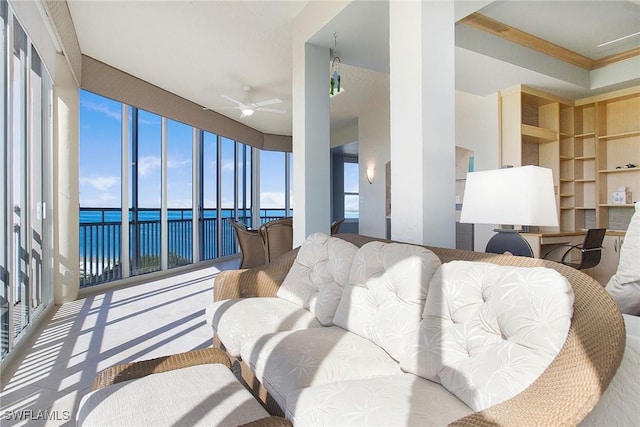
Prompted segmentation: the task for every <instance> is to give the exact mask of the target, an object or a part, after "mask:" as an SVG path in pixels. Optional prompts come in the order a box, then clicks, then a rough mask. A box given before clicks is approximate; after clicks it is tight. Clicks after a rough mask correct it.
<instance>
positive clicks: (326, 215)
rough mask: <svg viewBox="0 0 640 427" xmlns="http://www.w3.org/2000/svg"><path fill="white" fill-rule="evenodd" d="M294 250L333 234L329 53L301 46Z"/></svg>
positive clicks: (297, 54)
mask: <svg viewBox="0 0 640 427" xmlns="http://www.w3.org/2000/svg"><path fill="white" fill-rule="evenodd" d="M293 61H294V70H295V72H294V79H293V87H294V96H293V135H294V137H293V152H294V158H293V174H294V178H293V179H294V182H295V191H294V195H293V197H294V206H293V212H294V215H293V246H294V247H295V246H298V245H300V244H301V243H302V242H303V241H304V239H305V238H306V236H308V235H309V234H311V233H313V232H322V233H326V234H329V233H330V222H331V204H330V201H329V197H330V189H329V184H330V167H329V152H330V131H329V83H328V81H329V49H328V48H324V47H318V46H314V45H311V44H308V43H301V44H300V46H295V47H294V51H293Z"/></svg>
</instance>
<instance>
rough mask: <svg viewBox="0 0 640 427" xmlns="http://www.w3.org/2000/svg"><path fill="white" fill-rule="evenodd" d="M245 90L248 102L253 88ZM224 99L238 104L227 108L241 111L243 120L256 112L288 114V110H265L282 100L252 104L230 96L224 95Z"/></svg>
mask: <svg viewBox="0 0 640 427" xmlns="http://www.w3.org/2000/svg"><path fill="white" fill-rule="evenodd" d="M243 90H244V91H245V92H246V98H247V100H248V99H249V92H250V91H251V87H249V86H245V87H243ZM222 97H223V98H224V99H226V100H228V101H231V102H233V103H235V104H237V105H236V106H235V107H226V108H233V109H236V110H240V112H241V113H242V114H240V118H241V119H244V118H245V117H249V116H251V115H253V113H255V112H256V111H264V112H265V113H276V114H285V113H286V112H287V111H286V110H280V109H277V108H265V107H266V106H268V105H273V104H279V103H281V102H282V100H281V99H279V98H273V99H268V100H266V101H260V102H250V101H246V102H243V101H240V100H238V99H236V98H233V97H231V96H228V95H222ZM204 109H205V110H208V108H204Z"/></svg>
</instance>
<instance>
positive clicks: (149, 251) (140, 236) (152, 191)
mask: <svg viewBox="0 0 640 427" xmlns="http://www.w3.org/2000/svg"><path fill="white" fill-rule="evenodd" d="M132 117H133V120H132V124H131V128H132V129H133V133H132V139H131V141H130V146H129V148H130V157H129V158H130V159H131V172H130V177H131V179H130V181H129V185H130V187H129V196H130V197H131V202H130V205H129V209H130V216H129V221H130V223H129V224H130V226H129V239H130V240H129V241H130V245H129V250H130V252H129V253H130V259H131V275H132V276H136V275H138V274H145V273H150V272H153V271H158V270H160V268H161V266H160V261H161V260H160V256H161V252H160V245H161V239H162V235H161V227H160V208H161V205H162V177H161V164H162V118H161V117H160V116H158V115H156V114H153V113H150V112H148V111H144V110H139V109H137V108H134V109H133V116H132Z"/></svg>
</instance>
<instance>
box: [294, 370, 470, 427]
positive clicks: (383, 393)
mask: <svg viewBox="0 0 640 427" xmlns="http://www.w3.org/2000/svg"><path fill="white" fill-rule="evenodd" d="M472 412H473V411H472V410H471V408H469V407H468V406H467V405H465V404H464V403H462V402H461V401H460V400H459V399H458V398H457V397H455V396H454V395H453V394H451V393H449V392H448V391H447V390H446V389H445V388H444V387H442V386H441V385H440V384H437V383H434V382H431V381H427V380H425V379H423V378H420V377H418V376H416V375H411V374H398V375H389V376H384V377H375V378H367V379H361V380H350V381H337V382H334V383H331V384H325V385H320V386H313V387H308V388H304V389H300V390H297V391H296V392H295V393H292V394H291V395H290V396H289V398H288V399H287V411H286V414H285V415H286V417H287V419H289V420H291V421H292V422H293V425H295V426H297V427H299V426H427V425H431V426H444V425H447V424H449V423H450V422H452V421H454V420H457V419H459V418H462V417H464V416H466V415H469V414H470V413H472Z"/></svg>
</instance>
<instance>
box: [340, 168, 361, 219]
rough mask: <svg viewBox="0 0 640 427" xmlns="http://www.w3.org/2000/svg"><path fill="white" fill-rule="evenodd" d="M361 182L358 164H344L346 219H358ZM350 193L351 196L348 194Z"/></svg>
mask: <svg viewBox="0 0 640 427" xmlns="http://www.w3.org/2000/svg"><path fill="white" fill-rule="evenodd" d="M359 189H360V181H359V178H358V163H350V162H345V163H344V192H345V196H344V217H345V218H358V216H359V210H360V206H359V200H358V199H359V198H358V192H359ZM347 193H349V194H347Z"/></svg>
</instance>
